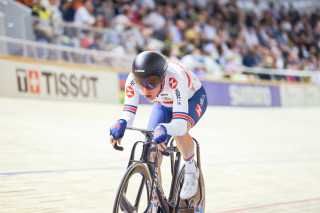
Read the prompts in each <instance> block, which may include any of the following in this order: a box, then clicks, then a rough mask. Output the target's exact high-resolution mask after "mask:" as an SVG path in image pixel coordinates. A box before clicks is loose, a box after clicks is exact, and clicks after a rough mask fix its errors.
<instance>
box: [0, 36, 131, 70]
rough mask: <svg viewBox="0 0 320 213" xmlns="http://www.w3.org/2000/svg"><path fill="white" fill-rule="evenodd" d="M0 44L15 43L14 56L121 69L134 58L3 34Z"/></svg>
mask: <svg viewBox="0 0 320 213" xmlns="http://www.w3.org/2000/svg"><path fill="white" fill-rule="evenodd" d="M0 44H1V45H7V49H10V47H11V45H15V49H17V48H16V47H20V48H18V49H19V51H16V54H11V55H15V56H22V57H25V58H34V59H40V60H41V59H44V60H49V61H58V62H59V61H63V62H69V63H76V64H86V65H95V66H105V67H112V68H116V69H122V70H129V69H130V68H131V63H132V61H133V59H134V55H127V54H122V53H117V52H112V51H110V52H108V51H100V50H90V49H83V48H76V47H68V46H63V45H57V44H50V43H39V42H36V41H30V40H21V39H15V38H9V37H5V36H0Z"/></svg>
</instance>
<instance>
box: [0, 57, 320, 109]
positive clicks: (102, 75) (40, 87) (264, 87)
mask: <svg viewBox="0 0 320 213" xmlns="http://www.w3.org/2000/svg"><path fill="white" fill-rule="evenodd" d="M0 66H1V71H0V96H6V97H20V98H40V99H54V100H67V101H91V102H105V103H120V101H121V102H123V100H124V97H125V95H126V94H125V88H124V86H125V80H126V78H127V74H118V73H117V72H114V70H111V69H103V68H93V67H89V66H84V65H83V66H79V65H69V64H68V65H67V64H65V65H61V64H59V63H54V62H41V61H37V60H32V59H22V58H17V57H10V56H0ZM202 84H203V86H204V87H205V89H206V91H207V96H208V103H209V105H211V106H240V107H292V106H293V107H294V106H320V85H317V84H290V83H278V84H276V83H274V84H267V83H236V82H219V81H204V80H203V81H202ZM120 97H121V99H120ZM140 103H142V104H148V103H149V102H148V101H147V100H146V99H145V98H144V97H141V98H140Z"/></svg>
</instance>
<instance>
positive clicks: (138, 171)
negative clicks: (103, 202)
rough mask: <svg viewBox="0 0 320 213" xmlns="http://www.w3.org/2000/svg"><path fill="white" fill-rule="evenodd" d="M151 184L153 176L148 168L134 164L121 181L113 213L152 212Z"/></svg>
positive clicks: (140, 164)
mask: <svg viewBox="0 0 320 213" xmlns="http://www.w3.org/2000/svg"><path fill="white" fill-rule="evenodd" d="M151 184H152V179H151V175H150V173H149V170H148V169H147V168H146V166H145V165H144V164H142V163H135V164H132V165H131V166H130V167H129V168H128V169H127V171H126V173H125V174H124V176H123V178H122V180H121V183H120V186H119V188H118V192H117V195H116V199H115V201H114V205H113V213H118V212H127V213H137V212H144V213H147V212H151V206H152V205H151V202H150V194H151V193H152V189H151Z"/></svg>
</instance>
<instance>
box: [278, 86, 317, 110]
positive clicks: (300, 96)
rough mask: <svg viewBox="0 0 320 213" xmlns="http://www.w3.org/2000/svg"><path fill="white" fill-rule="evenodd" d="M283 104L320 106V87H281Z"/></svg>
mask: <svg viewBox="0 0 320 213" xmlns="http://www.w3.org/2000/svg"><path fill="white" fill-rule="evenodd" d="M280 96H281V103H282V106H284V107H290V106H320V86H319V85H303V84H297V85H292V84H283V85H281V86H280Z"/></svg>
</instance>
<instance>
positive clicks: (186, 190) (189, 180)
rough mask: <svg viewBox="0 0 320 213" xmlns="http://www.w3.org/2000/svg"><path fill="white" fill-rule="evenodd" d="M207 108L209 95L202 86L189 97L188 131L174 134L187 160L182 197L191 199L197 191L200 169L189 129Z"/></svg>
mask: <svg viewBox="0 0 320 213" xmlns="http://www.w3.org/2000/svg"><path fill="white" fill-rule="evenodd" d="M206 109H207V96H206V92H205V90H204V88H203V87H201V88H200V89H199V90H198V91H197V92H196V93H195V94H194V96H193V97H192V98H191V99H189V112H188V131H187V133H186V134H184V135H183V136H174V139H175V141H176V143H177V146H178V148H179V150H180V152H181V154H182V156H183V158H184V161H185V165H186V166H185V179H184V180H185V181H184V185H183V187H182V191H181V194H180V197H181V198H182V199H189V198H191V197H193V196H194V195H195V194H196V192H197V186H198V184H196V182H197V181H198V177H199V170H198V169H197V168H196V166H195V164H194V161H193V157H194V142H193V139H192V137H191V135H190V134H189V130H190V129H191V128H192V127H193V126H195V124H196V123H197V122H198V121H199V120H200V118H201V117H202V116H203V114H204V113H205V111H206Z"/></svg>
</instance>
